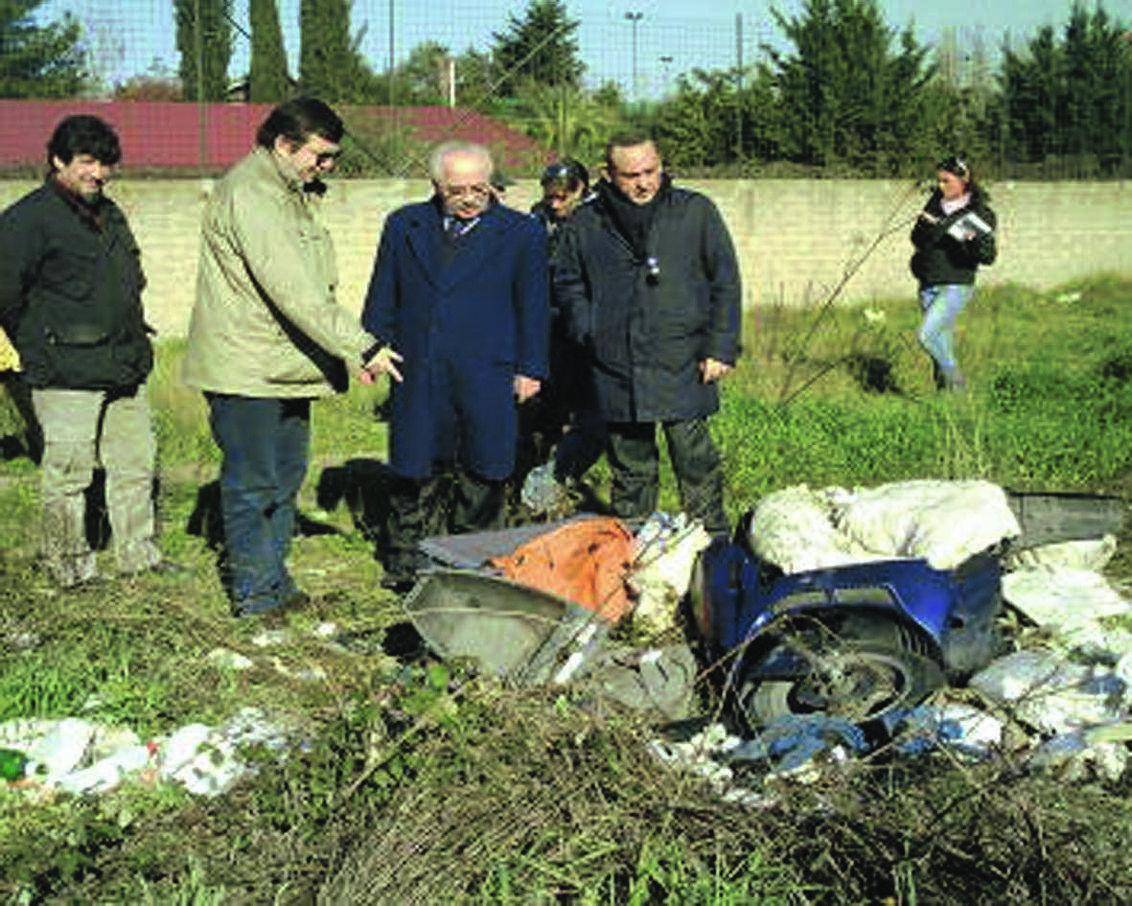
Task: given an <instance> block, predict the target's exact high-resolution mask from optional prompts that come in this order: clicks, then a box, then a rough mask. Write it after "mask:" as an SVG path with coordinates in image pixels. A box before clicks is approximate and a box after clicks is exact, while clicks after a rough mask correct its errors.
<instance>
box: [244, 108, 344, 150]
mask: <svg viewBox="0 0 1132 906" xmlns="http://www.w3.org/2000/svg"><path fill="white" fill-rule="evenodd" d="M345 131H346V127H345V125H344V124H343V123H342V120H341V119H340V118H339V117H338V114H337V113H335V112H334V111H333V110H331V109H330V107H329V106H328V105H327V104H324V103H323V102H322V101H320V100H318V98H309V97H300V98H293V99H291V100H289V101H284V102H283V103H282V104H280V105H279V106H278V107H276V108H275V109H274V110H272V111H271V113H269V114H268V115H267V119H265V120H264V121H263V124H262V125H261V126H260V127H259V131H258V132H256V135H255V140H256V144H258V145H262V146H263V147H264V148H274V147H275V139H277V138H279V136H283V138H285V139H287V140H288V141H291V142H294V143H295V144H297V145H301V144H302V143H303V142H305V141H306V140H307V139H308V138H310V137H311V136H312V135H317V136H320V137H321V138H324V139H326V140H327V141H328V142H338V141H341V140H342V135H343V133H345Z"/></svg>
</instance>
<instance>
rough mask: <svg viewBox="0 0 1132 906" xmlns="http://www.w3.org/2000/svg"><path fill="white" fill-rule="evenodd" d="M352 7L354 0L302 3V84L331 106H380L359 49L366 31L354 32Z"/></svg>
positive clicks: (374, 83)
mask: <svg viewBox="0 0 1132 906" xmlns="http://www.w3.org/2000/svg"><path fill="white" fill-rule="evenodd" d="M352 6H353V4H352V3H351V2H350V0H302V2H301V3H300V5H299V33H300V35H299V40H300V52H299V82H300V83H301V84H302V87H303V91H305V92H306V93H307V94H312V95H316V96H317V97H319V98H321V99H322V100H324V101H327V102H328V103H347V104H374V103H380V102H381V101H383V100H384V97H383V96H382V95H381V93H380V90H379V85H378V82H377V80H376V77H375V75H374V73H373V70H372V69H370V67H369V64H368V63H367V62H366V61H365V59H364V58H363V57H362V55H361V53H360V51H359V50H358V47H359V45H360V44H361V40H362V37H363V34H364V32H359V33H358V34H356V35H352V34H351V33H350V13H351V7H352Z"/></svg>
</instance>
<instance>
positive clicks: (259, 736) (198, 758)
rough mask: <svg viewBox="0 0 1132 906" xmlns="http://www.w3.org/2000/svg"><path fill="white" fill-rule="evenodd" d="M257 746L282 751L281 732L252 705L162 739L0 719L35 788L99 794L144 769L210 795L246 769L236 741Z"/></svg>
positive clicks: (4, 740) (74, 724)
mask: <svg viewBox="0 0 1132 906" xmlns="http://www.w3.org/2000/svg"><path fill="white" fill-rule="evenodd" d="M244 745H263V746H265V747H266V748H268V749H269V750H270V751H272V752H275V753H277V754H278V753H281V752H282V751H283V750H284V748H285V747H286V746H287V735H286V732H285V731H284V730H283V729H282V728H281V727H279V726H277V725H275V724H272V723H269V722H268V721H267V720H266V719H265V717H264V715H263V713H262V712H260V711H259V710H258V709H256V708H244V709H242V710H241V711H240V712H238V713H237V714H236V715H235V716H234V717H233V718H232V719H230V720H229V721H227V722H226V723H225V724H223V725H221V726H220V727H209V726H207V725H206V724H201V723H193V724H188V725H186V726H184V727H181V728H179V729H178V730H176V731H175V732H173V733H172V734H170V735H169V736H168V737H166V738H164V739H159V740H154V741H152V742H150V743H148V744H142V742H141V741H140V739H139V738H138V735H137V734H136V733H134V732H133V731H132V730H130V729H128V728H124V727H114V726H101V725H98V724H92V723H89V722H88V721H85V720H78V719H76V718H65V719H63V720H13V721H8V722H6V723H4V724H0V746H3V747H6V748H14V749H19V750H20V751H21V752H24V753H26V754H27V756H28V776H29V777H31V778H32V779H34V780H35V781H37V785H38V786H39V787H40V788H45V789H55V790H60V791H62V792H67V793H73V794H76V795H80V794H96V793H105V792H107V791H108V790H111V789H114V788H115V787H117V786H118V785H119V784H121V783H122V782H123V781H124V780H126V779H128V778H129V777H131V776H133V775H136V774H137V773H138V772H140V771H142V770H144V769H146V768H150V767H153V768H156V775H157V776H158V777H160V778H162V779H164V780H167V781H171V782H174V783H180V784H182V785H184V786H185V788H186V789H188V790H189V792H191V793H196V794H201V795H209V796H214V795H217V794H218V793H222V792H224V791H225V790H227V789H228V788H229V787H230V786H231V785H232V784H233V783H234V782H235V781H236V780H238V779H239V778H240V777H242V776H244V775H245V774H246V773H248V771H249V770H250V769H249V768H248V767H247V766H246V765H245V764H244V763H243V762H242V761H241V760H240V757H239V747H240V746H244Z"/></svg>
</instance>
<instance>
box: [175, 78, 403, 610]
mask: <svg viewBox="0 0 1132 906" xmlns="http://www.w3.org/2000/svg"><path fill="white" fill-rule="evenodd" d="M343 132H344V127H343V124H342V121H341V120H340V119H339V118H338V116H337V115H336V114H335V113H334V111H333V110H331V109H330V108H329V107H328V106H327V105H326V104H324V103H322V102H321V101H318V100H315V99H313V98H297V99H295V100H291V101H287V102H286V103H284V104H281V105H280V106H278V107H276V108H275V109H274V110H273V111H272V112H271V114H270V115H269V116H268V117H267V119H266V120H265V121H264V123H263V125H262V126H260V128H259V132H258V134H257V135H256V142H257V147H256V148H255V150H254V151H252V153H251V154H249V155H248V156H247V157H245V158H244V159H243V160H242V161H240V162H239V163H238V164H236V165H235V166H234V167H233V168H232V169H231V170H230V171H228V173H227V174H226V175H225V176H224V177H223V178H222V179H221V180H220V181H219V182H218V183H217V184H216V186H215V188H214V190H213V192H212V196H211V198H210V199H209V202H208V205H207V207H206V209H205V213H204V223H203V230H202V239H201V254H200V265H199V271H198V274H197V291H196V305H195V306H194V308H193V314H192V320H191V322H190V324H189V340H188V352H187V354H186V357H185V365H184V378H185V382H186V383H187V384H189V385H190V386H192V387H197V388H199V389H200V390H202V391H204V394H205V398H206V399H207V401H208V405H209V410H210V413H209V417H210V424H211V426H212V434H213V437H214V438H215V440H216V443H217V445H218V446H219V447H220V450H221V452H222V453H223V457H224V458H223V463H222V465H221V467H220V500H221V512H222V516H223V523H224V535H225V572H226V579H227V582H228V587H229V593H230V595H231V597H232V602H233V610H234V612H235V613H236V615H237V616H246V615H252V614H261V613H268V612H271V611H278V610H280V609H282V608H290V607H294V606H297V605H300V604H302V603H304V602H305V601H306V600H307V598H306V595H304V594H303V593H302V592H301V591H299V590H298V588H296V586H295V583H294V581H293V580H292V579H291V576H290V575H289V574H288V572H287V567H286V562H285V561H286V557H287V552H288V550H289V548H290V540H291V534H292V531H293V529H294V522H295V511H296V499H297V497H298V492H299V488H300V487H301V485H302V483H303V478H304V476H305V474H306V469H307V457H308V446H309V439H310V402H311V400H312V399H314V398H316V397H320V396H326V395H329V394H331V393H333V392H335V391H336V390H337V391H342V390H345V389H346V385H347V383H348V378H347V374H348V372H349V371H353V372H354V373H355V375H356V376H357V378H358V379H359V380H361V381H363V382H366V383H369V382H370V381H372V380H373V378H374V376H376V375H377V374H378V373H381V372H384V373H387V374H389V375H390V376H391V377H392V378H393V379H395V380H399V379H400V374H399V373H398V371H397V367H396V364H395V363H396V362H397V361H399V356H397V354H396V353H394V352H392V351H391V350H389V349H383V348H381V347H380V344H379V343H378V342H377V341H376V340H375V338H374V337H372V336H371V335H370V334H368V333H366V332H365V331H364V330H362V329H361V327H360V326H359V325H358V318H357V315H354V314H351V313H350V312H348V311H347V310H346V309H344V308H342V307H341V306H339V305H338V304H337V303H336V301H335V286H336V284H337V282H338V276H337V271H336V267H335V263H334V248H333V246H332V244H331V240H330V234H329V233H328V232H327V230H326V228H325V227H324V226H322V225H321V224H320V223H319V222H318V221H317V220H316V219H315V217H314V216H313V213H312V210H311V207H312V202H313V196H316V195H318V194H321V192H323V191H325V186H324V185H323V184H322V183H321V181H320V180H319V177H321V176H323V175H324V174H326V173H329V172H330V171H331V170H333V169H334V164H335V162H336V160H337V158H338V154H339V141H340V140H341V138H342V134H343Z"/></svg>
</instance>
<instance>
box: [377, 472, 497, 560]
mask: <svg viewBox="0 0 1132 906" xmlns="http://www.w3.org/2000/svg"><path fill="white" fill-rule="evenodd" d="M503 489H504V483H503V482H502V481H489V480H488V479H486V478H481V477H479V476H478V475H475V474H473V473H471V472H468V471H465V470H464V469H461V468H456V467H452V468H450V469H447V470H444V471H438V472H437V474H436V475H434V476H433V477H431V478H426V479H424V480H415V479H411V478H398V479H397V480H395V481H394V482H393V486H392V487H391V488H390V494H389V522H388V525H387V529H388V532H387V537H388V541H387V545H386V548H385V551H384V555H383V556H382V558H381V559H382V563H383V565H384V567H385V577H386V580H388V581H402V580H408V579H411V578H412V577H413V575H414V574H415V573H416V572H417V570H418V569H420V568H421V567H422V566H423V565H424V556H423V554H421V553H420V552H419V551H418V549H417V545H418V543H419V542H420V541H422V540H423V539H425V538H427V537H429V536H430V535H442V534H451V535H459V534H463V533H465V532H478V531H483V530H485V529H492V528H498V527H499V524H500V522H501V521H502V516H503Z"/></svg>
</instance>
